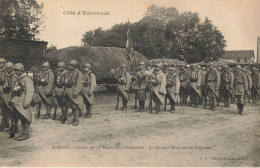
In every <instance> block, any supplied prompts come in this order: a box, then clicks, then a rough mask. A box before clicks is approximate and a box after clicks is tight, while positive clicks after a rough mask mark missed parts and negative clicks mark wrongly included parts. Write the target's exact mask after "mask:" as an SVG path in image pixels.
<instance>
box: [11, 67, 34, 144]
mask: <svg viewBox="0 0 260 168" xmlns="http://www.w3.org/2000/svg"><path fill="white" fill-rule="evenodd" d="M13 69H14V71H15V74H16V75H17V77H18V78H17V81H16V84H15V87H14V89H13V92H12V94H13V99H12V105H13V108H14V112H15V114H16V115H18V117H19V119H20V120H21V125H22V132H21V134H20V135H19V136H18V137H15V139H16V140H17V141H23V140H26V139H28V138H29V137H30V136H29V129H30V123H31V122H32V112H31V106H30V103H31V101H32V98H33V94H34V86H33V81H32V79H31V78H30V77H29V76H28V75H27V74H26V73H25V71H24V66H23V65H22V64H21V63H17V64H15V65H14V66H13Z"/></svg>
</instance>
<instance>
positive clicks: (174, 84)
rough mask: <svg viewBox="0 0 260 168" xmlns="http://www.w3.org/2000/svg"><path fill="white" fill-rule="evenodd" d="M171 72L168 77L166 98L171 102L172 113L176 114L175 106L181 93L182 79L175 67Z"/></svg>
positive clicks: (171, 68) (170, 69)
mask: <svg viewBox="0 0 260 168" xmlns="http://www.w3.org/2000/svg"><path fill="white" fill-rule="evenodd" d="M169 71H170V72H169V74H168V75H167V76H166V91H167V94H166V97H167V98H168V99H169V100H170V105H171V110H170V112H171V113H174V112H175V105H176V102H177V98H178V96H179V91H180V79H179V76H178V74H177V73H176V69H175V68H174V67H170V68H169Z"/></svg>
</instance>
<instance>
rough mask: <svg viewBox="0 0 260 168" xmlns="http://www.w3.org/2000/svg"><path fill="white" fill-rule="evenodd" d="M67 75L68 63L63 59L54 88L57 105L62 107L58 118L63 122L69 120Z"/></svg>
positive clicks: (58, 67) (59, 64)
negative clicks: (66, 89) (66, 88)
mask: <svg viewBox="0 0 260 168" xmlns="http://www.w3.org/2000/svg"><path fill="white" fill-rule="evenodd" d="M66 75H67V69H66V64H65V63H64V62H63V61H61V62H59V63H58V65H57V78H56V81H55V88H54V99H55V100H56V101H55V102H56V103H57V105H58V106H59V107H60V108H61V116H60V117H59V118H57V120H60V121H61V123H62V124H64V123H65V121H66V120H67V112H68V106H67V104H66V95H65V77H66Z"/></svg>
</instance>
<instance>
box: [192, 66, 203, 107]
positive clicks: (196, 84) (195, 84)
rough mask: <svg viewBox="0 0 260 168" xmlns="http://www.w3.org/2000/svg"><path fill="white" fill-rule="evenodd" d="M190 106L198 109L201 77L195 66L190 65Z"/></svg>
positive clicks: (200, 95) (200, 94)
mask: <svg viewBox="0 0 260 168" xmlns="http://www.w3.org/2000/svg"><path fill="white" fill-rule="evenodd" d="M189 76H190V94H191V98H190V106H192V104H194V107H195V108H198V107H199V100H200V99H201V97H202V88H201V85H202V75H201V73H200V72H199V70H198V67H196V64H191V72H190V75H189Z"/></svg>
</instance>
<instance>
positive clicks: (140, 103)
mask: <svg viewBox="0 0 260 168" xmlns="http://www.w3.org/2000/svg"><path fill="white" fill-rule="evenodd" d="M142 106H143V102H142V101H141V100H139V109H138V110H137V112H142V109H143V107H142Z"/></svg>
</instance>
